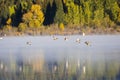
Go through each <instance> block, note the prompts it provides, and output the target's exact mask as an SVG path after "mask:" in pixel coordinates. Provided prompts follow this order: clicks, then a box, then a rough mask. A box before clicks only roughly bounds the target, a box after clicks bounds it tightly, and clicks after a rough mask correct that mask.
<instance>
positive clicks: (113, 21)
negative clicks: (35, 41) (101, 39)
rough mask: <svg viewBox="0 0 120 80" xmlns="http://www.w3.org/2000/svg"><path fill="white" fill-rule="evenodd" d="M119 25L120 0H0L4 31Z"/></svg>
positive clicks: (115, 26)
mask: <svg viewBox="0 0 120 80" xmlns="http://www.w3.org/2000/svg"><path fill="white" fill-rule="evenodd" d="M119 26H120V1H119V0H17V1H16V0H0V29H1V30H4V31H9V32H10V31H11V30H12V31H11V32H13V31H14V30H15V31H18V32H25V31H26V30H28V29H32V30H33V31H35V30H36V29H37V30H39V29H40V30H42V31H44V30H43V28H45V29H48V28H52V27H53V28H55V29H56V28H58V29H60V30H61V31H64V28H68V29H70V28H72V29H83V28H92V29H101V30H103V29H106V28H112V29H115V30H117V29H118V28H120V27H119ZM53 30H54V29H53ZM118 31H119V32H120V29H119V30H118Z"/></svg>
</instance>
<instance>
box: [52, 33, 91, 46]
mask: <svg viewBox="0 0 120 80" xmlns="http://www.w3.org/2000/svg"><path fill="white" fill-rule="evenodd" d="M82 36H83V37H84V36H85V33H84V32H83V33H82ZM52 38H53V40H58V39H59V38H58V37H56V36H55V35H53V36H52ZM64 40H65V41H68V40H69V37H68V36H65V37H64ZM75 42H76V43H80V42H81V39H80V38H76V39H75ZM84 44H85V45H87V46H91V42H90V41H85V42H84Z"/></svg>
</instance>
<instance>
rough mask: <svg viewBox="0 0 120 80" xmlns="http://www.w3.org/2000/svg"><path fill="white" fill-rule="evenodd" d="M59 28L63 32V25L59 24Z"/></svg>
mask: <svg viewBox="0 0 120 80" xmlns="http://www.w3.org/2000/svg"><path fill="white" fill-rule="evenodd" d="M59 28H60V30H61V31H64V24H63V23H60V25H59Z"/></svg>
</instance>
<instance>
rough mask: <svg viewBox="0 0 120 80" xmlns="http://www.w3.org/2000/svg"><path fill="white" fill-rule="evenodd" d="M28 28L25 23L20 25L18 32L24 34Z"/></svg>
mask: <svg viewBox="0 0 120 80" xmlns="http://www.w3.org/2000/svg"><path fill="white" fill-rule="evenodd" d="M26 28H27V25H26V24H25V23H20V24H19V26H18V31H20V32H23V31H25V29H26Z"/></svg>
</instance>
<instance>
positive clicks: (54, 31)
mask: <svg viewBox="0 0 120 80" xmlns="http://www.w3.org/2000/svg"><path fill="white" fill-rule="evenodd" d="M83 32H84V33H85V34H86V35H120V29H118V30H115V29H112V28H108V29H104V30H101V29H92V28H90V29H84V30H82V29H65V30H64V31H61V30H59V29H51V30H49V29H45V30H37V29H36V30H26V31H24V32H18V31H16V30H13V31H12V30H11V31H4V30H0V37H2V36H50V35H61V36H65V35H82V33H83Z"/></svg>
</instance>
